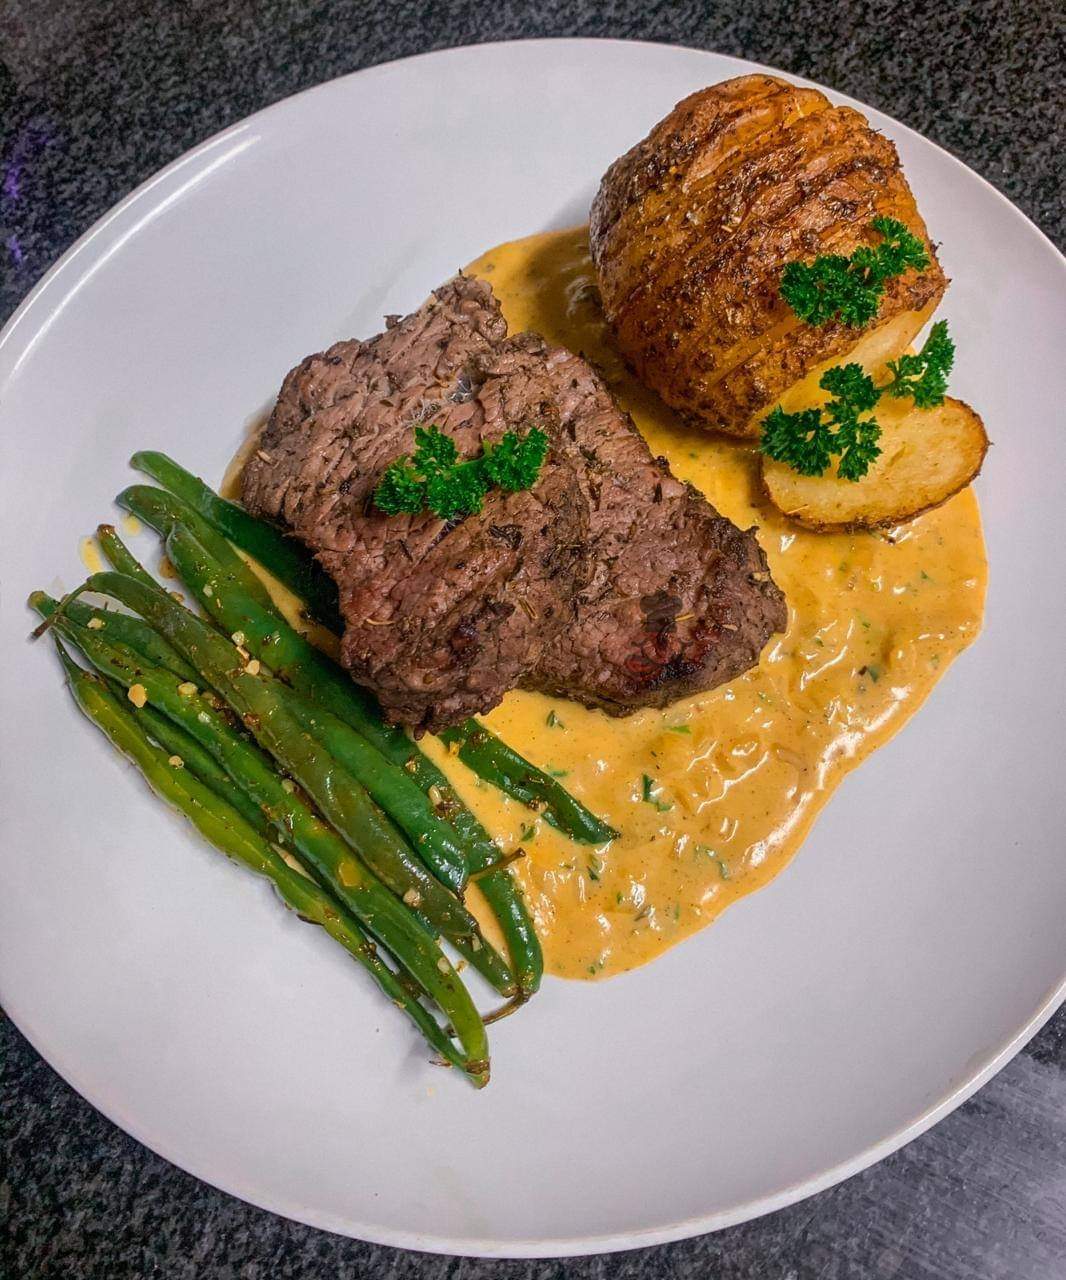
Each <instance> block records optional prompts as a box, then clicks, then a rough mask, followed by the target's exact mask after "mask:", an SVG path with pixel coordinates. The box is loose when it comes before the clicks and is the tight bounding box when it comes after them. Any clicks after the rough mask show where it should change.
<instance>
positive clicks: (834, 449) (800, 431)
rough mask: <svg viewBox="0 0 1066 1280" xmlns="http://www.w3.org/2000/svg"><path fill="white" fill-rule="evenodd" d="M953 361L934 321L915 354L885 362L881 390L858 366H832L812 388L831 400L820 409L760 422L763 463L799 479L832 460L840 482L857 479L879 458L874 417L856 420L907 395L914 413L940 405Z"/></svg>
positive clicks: (941, 323)
mask: <svg viewBox="0 0 1066 1280" xmlns="http://www.w3.org/2000/svg"><path fill="white" fill-rule="evenodd" d="M954 360H955V344H954V342H952V340H951V338H949V337H948V326H947V321H946V320H938V321H937V323H936V324H934V325H933V327H932V329H930V331H929V337H928V338H927V339H926V341H925V345H924V346H923V347H922V349H921V351H919V352H918V353H917V355H904V356H900V358H899V359H898V360H895V361H891V362H890V363H889V366H888V367H889V370H890V371H891V373H892V377H891V379H890V380H889V381H888V382H886V383H885V384H884V385H883V386H880V387H877V386H875V385H874V380H873V378H871V377H870V375H869V374H868V373H865V372H864V371H863V368H862V365H859V364H845V365H837V366H836V367H835V368H832V369H829V370H828V371H827V372H826V373H825V374H823V376H822V379H821V381H820V382H819V384H818V385H819V386H820V387H821V388H822V390H823V391H828V392H830V393H831V394H832V397H833V398H832V399H831V400H829V401H828V402H827V403H826V404H824V405H822V406H821V407H820V408H815V409H801V410H800V411H799V412H798V413H785V412H784V410H783V409H782V408H781V406H780V405H778V406H777V407H776V408H775V409H772V410H771V411H770V413H768V414H767V415H766V417H765V418H764V419H763V424H762V438H761V440H760V447H761V449H762V451H763V453H765V454H766V456H767V457H768V458H773V459H774V460H775V461H776V462H784V463H787V465H788V466H790V467H791V468H792V469H793V470H794V471H798V472H799V473H800V475H803V476H820V475H821V474H822V473H823V472H824V471H826V470H827V469H828V468H829V466H830V465H831V463H832V460H833V458H834V457H838V458H839V461H838V463H837V475H838V476H839V477H840V478H841V480H861V479H862V477H863V476H864V475H866V473H867V472H868V471H869V470H870V466H871V464H872V463H873V462H874V461H876V459H877V458H879V457H880V456H881V447H880V445H879V444H878V440H879V439H880V438H881V427H880V425H879V424H878V422H877V419H876V418H872V417H863V416H862V415H863V414H867V413H869V412H870V410H871V409H873V408H874V407H875V406H876V404H877V402H878V401H879V400H880V399H881V397H882V396H883V395H890V396H894V397H896V398H901V397H904V396H910V397H911V398H912V399H913V400H914V403H915V404H916V405H917V406H918V408H919V409H932V408H935V406H936V405H938V404H942V403H943V400H944V393H945V391H946V390H947V382H948V374H949V373H950V372H951V366H952V364H953V363H954Z"/></svg>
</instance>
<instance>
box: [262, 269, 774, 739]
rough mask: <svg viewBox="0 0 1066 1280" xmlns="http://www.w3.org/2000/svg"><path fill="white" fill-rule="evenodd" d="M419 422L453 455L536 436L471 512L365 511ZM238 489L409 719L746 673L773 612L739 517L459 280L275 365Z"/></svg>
mask: <svg viewBox="0 0 1066 1280" xmlns="http://www.w3.org/2000/svg"><path fill="white" fill-rule="evenodd" d="M419 422H425V423H430V422H431V423H434V424H436V425H438V426H440V428H441V429H442V430H443V431H444V432H445V433H446V434H448V435H450V436H452V437H453V438H454V439H455V440H456V443H457V445H458V447H459V452H460V454H461V455H464V456H469V455H473V454H476V453H477V452H478V451H479V449H480V447H481V444H482V442H492V441H494V440H497V439H498V438H499V437H500V436H501V435H502V434H503V433H504V432H505V431H508V430H516V429H518V430H524V429H526V428H528V427H529V426H530V425H537V426H540V427H541V428H542V429H544V430H545V431H547V432H548V435H549V439H550V442H551V447H550V451H549V455H548V458H547V461H546V462H545V465H544V468H543V470H542V471H541V474H540V477H539V479H538V481H537V483H536V485H535V486H534V488H533V489H532V490H530V491H529V492H523V493H515V494H507V493H502V492H499V491H493V492H492V493H490V494H489V495H488V497H487V499H486V501H485V508H484V511H483V512H482V513H481V514H479V515H475V516H469V517H466V518H465V519H462V520H459V521H452V522H445V521H442V520H441V519H439V518H438V517H437V516H434V515H432V514H430V513H423V514H421V515H418V516H406V515H398V516H384V515H382V514H381V513H380V512H379V511H377V510H376V508H374V506H373V503H372V500H371V499H372V494H373V490H374V488H375V486H376V485H377V483H378V480H379V479H380V477H381V475H382V473H383V471H384V470H385V468H386V467H387V466H388V464H389V463H390V462H392V461H393V460H394V459H395V458H396V457H398V456H399V455H400V454H404V453H409V452H410V451H411V449H412V447H413V443H414V440H413V429H414V425H415V424H417V423H419ZM243 497H244V501H245V504H246V505H247V506H248V508H249V509H250V510H251V511H253V512H255V513H256V514H259V515H263V516H267V517H269V518H271V519H274V520H277V521H279V522H280V523H282V524H284V525H286V526H288V527H289V528H290V529H291V530H292V531H293V532H294V533H295V534H296V536H297V537H299V538H300V539H301V540H302V541H303V542H304V543H305V544H306V545H307V546H308V547H309V548H310V549H311V550H312V551H314V553H315V555H316V556H317V557H318V559H319V561H320V562H321V563H322V565H323V566H324V567H325V569H326V570H327V571H328V572H329V573H330V574H331V575H332V576H333V577H334V578H335V579H336V581H337V584H338V587H339V591H340V605H341V612H342V614H343V617H344V619H345V624H346V626H345V633H344V637H343V640H342V657H343V660H344V662H345V664H346V665H347V666H348V667H349V668H350V670H351V672H352V674H353V676H354V678H355V679H356V680H358V681H359V682H360V683H361V684H365V685H367V686H368V687H370V688H371V689H373V691H374V692H375V693H376V694H377V696H378V698H379V699H380V701H381V703H382V706H383V708H384V710H385V712H386V714H387V715H388V717H389V718H390V719H392V720H394V721H398V722H401V723H403V724H407V725H409V726H411V727H413V728H415V729H416V730H421V729H429V730H431V731H433V730H437V729H439V728H442V727H443V726H445V725H447V724H451V723H454V722H456V721H458V720H461V719H463V718H465V717H466V716H467V715H470V714H471V713H473V712H479V711H480V712H483V711H487V710H490V709H491V708H492V707H493V706H495V705H496V704H497V703H498V702H499V701H500V699H501V698H502V696H503V695H504V693H506V692H507V690H508V689H511V688H514V687H515V686H516V685H522V686H524V687H526V688H534V689H543V690H545V691H548V692H552V693H558V694H561V695H564V696H567V697H570V698H574V699H577V700H578V701H581V702H584V703H585V704H586V705H590V706H600V707H603V708H604V709H605V710H608V711H610V712H612V713H614V714H622V713H624V712H626V711H629V710H631V709H632V708H633V707H636V706H644V705H663V704H665V703H667V702H669V701H671V700H673V699H675V698H677V697H680V696H682V695H683V694H685V693H688V692H693V691H697V690H700V689H706V688H710V687H712V686H713V685H716V684H719V683H721V682H722V681H724V680H728V679H731V678H732V677H733V676H735V675H736V674H738V673H739V672H740V671H743V670H745V669H746V668H747V667H749V666H750V665H751V664H752V663H753V662H754V661H755V660H756V659H757V657H758V654H759V651H760V650H761V648H762V646H763V644H764V643H765V641H766V639H767V637H768V636H769V635H770V633H771V632H772V631H774V630H776V629H780V628H782V627H783V626H784V621H785V611H784V602H783V600H782V597H781V594H780V592H779V591H778V590H777V588H776V587H775V586H774V585H773V583H772V582H771V581H770V578H769V574H768V572H767V570H766V561H765V558H764V557H763V555H762V552H761V550H760V549H759V547H758V544H757V543H756V541H755V538H754V536H753V534H752V533H751V532H750V531H749V532H747V533H743V532H741V531H740V530H739V529H737V528H736V527H735V526H734V525H732V524H731V523H730V522H729V521H727V520H724V519H723V518H722V517H721V516H719V515H718V514H717V513H716V512H715V511H714V510H713V508H711V507H710V506H709V505H708V504H707V502H706V501H705V500H704V499H703V498H702V497H701V495H700V494H698V493H697V492H696V491H695V490H694V489H692V488H691V487H690V486H687V485H683V484H681V483H680V482H679V481H678V480H676V479H675V478H674V477H673V475H672V474H671V473H670V471H669V468H668V467H667V464H666V462H665V460H663V459H661V458H660V459H655V458H652V457H651V455H650V453H649V451H648V448H647V446H646V445H645V443H644V441H643V440H642V438H641V437H640V435H639V434H638V433H637V431H636V429H635V428H634V426H633V424H632V422H631V421H630V420H629V419H628V417H626V416H625V415H624V414H623V413H622V412H621V411H620V410H619V409H618V407H617V406H616V405H615V404H614V402H613V400H612V399H611V396H610V394H609V392H608V391H607V389H606V387H605V386H604V385H603V383H602V382H601V380H600V379H599V377H598V376H597V375H596V374H595V372H594V371H593V370H592V369H591V367H590V366H589V365H588V364H587V363H586V362H585V361H584V360H582V359H580V358H579V357H578V356H575V355H573V354H572V353H570V352H568V351H565V350H563V349H561V348H557V347H551V346H549V345H548V344H546V343H545V342H544V341H543V340H542V339H540V338H538V337H536V336H535V335H532V334H522V335H518V336H517V337H514V338H508V337H507V326H506V322H505V321H504V319H503V316H502V315H501V313H500V309H499V304H498V302H497V301H496V298H495V297H494V296H493V294H492V291H491V289H490V287H489V286H488V285H487V284H485V283H484V282H482V281H479V280H475V279H471V278H468V277H464V276H458V277H456V278H455V279H454V280H451V281H449V282H448V283H447V284H445V285H443V286H442V287H441V288H440V289H438V290H436V291H435V293H434V294H433V295H432V296H431V298H430V299H429V300H428V301H427V302H426V303H425V305H424V306H422V307H421V308H419V310H418V311H417V312H415V313H413V314H412V315H410V316H408V317H406V318H405V319H403V320H397V319H396V318H390V319H389V321H388V327H387V328H386V330H385V332H384V333H382V334H379V335H378V336H377V337H375V338H372V339H370V340H369V341H367V342H340V343H337V344H335V345H334V346H333V347H331V348H330V349H329V350H328V351H326V352H324V353H321V354H319V355H314V356H309V357H308V358H307V359H306V360H304V361H303V362H302V363H301V364H300V365H298V366H297V367H296V368H295V369H293V370H292V372H291V373H290V374H289V375H288V377H287V378H286V379H285V382H284V384H283V386H282V389H281V393H280V395H279V398H278V403H277V405H276V407H275V409H274V412H273V414H272V416H271V419H270V422H269V423H268V425H267V428H266V430H265V431H264V433H263V436H262V439H261V441H260V444H259V448H258V450H257V452H256V453H255V455H254V456H253V457H252V459H251V461H250V462H249V464H248V466H247V467H246V469H245V472H244V477H243Z"/></svg>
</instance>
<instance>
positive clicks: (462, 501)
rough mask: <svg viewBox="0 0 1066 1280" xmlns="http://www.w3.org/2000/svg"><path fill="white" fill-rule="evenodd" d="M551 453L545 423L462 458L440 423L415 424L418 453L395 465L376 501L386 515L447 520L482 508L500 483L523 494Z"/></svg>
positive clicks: (380, 485)
mask: <svg viewBox="0 0 1066 1280" xmlns="http://www.w3.org/2000/svg"><path fill="white" fill-rule="evenodd" d="M547 453H548V437H547V435H546V434H545V433H544V432H543V431H541V429H540V428H539V427H530V428H529V430H528V431H527V432H526V433H525V435H519V434H518V432H517V431H508V432H506V433H505V434H504V435H503V436H502V437H501V438H500V440H499V442H498V443H497V444H495V445H489V446H488V447H486V448H484V449H483V450H482V452H481V455H480V457H477V458H469V459H466V460H465V461H460V460H459V451H458V449H457V448H456V446H455V441H454V440H452V439H451V438H450V437H449V436H446V435H445V434H444V433H443V431H441V429H440V428H439V427H435V426H431V427H415V451H414V453H413V454H411V455H407V454H405V455H404V456H403V457H400V458H397V459H396V460H395V461H394V462H392V463H390V464H389V466H388V468H387V469H386V471H385V473H384V475H383V476H382V477H381V480H380V481H379V483H378V485H377V488H376V489H375V490H374V505H375V506H376V507H377V508H378V510H379V511H383V512H384V513H385V514H386V515H389V516H394V515H397V514H399V513H400V512H401V511H405V512H407V513H408V514H409V515H417V514H418V513H419V512H421V511H425V510H427V509H428V510H430V511H432V512H433V513H434V514H435V515H438V516H440V518H441V519H442V520H454V519H455V518H456V517H457V516H464V515H473V514H475V513H476V512H478V511H480V510H481V508H482V506H483V505H484V502H485V495H486V494H487V493H488V491H489V490H490V489H491V488H493V487H494V486H495V487H496V488H498V489H506V490H508V491H509V492H511V493H517V492H518V491H519V490H521V489H532V487H533V485H534V484H535V483H536V481H537V477H538V476H539V474H540V469H541V467H542V466H543V464H544V459H545V457H546V456H547Z"/></svg>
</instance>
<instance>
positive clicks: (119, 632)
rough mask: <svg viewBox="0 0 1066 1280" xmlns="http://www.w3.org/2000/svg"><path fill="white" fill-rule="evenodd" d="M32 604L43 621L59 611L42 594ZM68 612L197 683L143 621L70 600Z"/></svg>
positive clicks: (185, 665)
mask: <svg viewBox="0 0 1066 1280" xmlns="http://www.w3.org/2000/svg"><path fill="white" fill-rule="evenodd" d="M123 550H125V548H123ZM29 604H30V608H31V609H36V610H37V612H38V613H39V614H40V615H41V617H42V618H47V617H49V616H50V615H51V614H52V613H53V612H54V611H55V609H56V601H55V600H53V598H52V597H51V596H49V595H46V594H45V593H44V592H43V591H35V592H34V593H33V595H32V596H30V600H29ZM65 612H66V615H67V617H68V618H70V619H71V620H72V621H74V622H78V623H80V624H81V625H82V626H87V627H89V628H90V629H92V630H94V631H103V632H105V633H106V635H107V638H108V639H109V640H114V641H116V642H117V643H118V644H123V645H125V646H126V648H127V649H132V650H133V651H134V652H135V653H139V654H140V655H141V656H142V657H143V658H144V659H145V660H146V661H147V662H150V663H152V665H153V666H156V667H166V669H167V670H168V671H173V672H174V674H175V675H176V676H181V678H182V679H183V680H195V679H196V672H195V671H194V670H193V669H192V667H190V666H189V664H188V663H187V662H186V661H185V659H184V658H183V657H182V656H181V654H180V653H178V651H177V650H176V649H175V648H174V647H173V646H172V645H169V644H167V642H166V641H165V640H164V639H163V637H162V636H161V635H160V634H159V632H158V631H153V630H152V628H151V627H150V626H148V624H147V623H146V622H144V621H142V619H140V618H135V617H134V616H133V615H132V614H130V613H119V612H118V610H117V609H96V608H94V607H93V606H92V605H88V604H86V603H85V602H84V601H83V600H71V601H70V603H69V604H68V605H67V608H66V611H65Z"/></svg>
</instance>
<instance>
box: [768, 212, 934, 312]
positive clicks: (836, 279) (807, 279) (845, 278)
mask: <svg viewBox="0 0 1066 1280" xmlns="http://www.w3.org/2000/svg"><path fill="white" fill-rule="evenodd" d="M870 228H871V230H873V231H876V232H877V233H878V235H880V236H881V237H882V240H881V243H880V244H877V245H863V246H862V247H860V248H858V249H856V250H855V252H854V253H853V254H851V256H850V257H847V258H845V257H844V256H843V255H842V254H838V253H825V254H822V255H821V256H820V257H817V258H815V259H814V261H813V262H790V263H789V264H788V266H786V267H785V269H784V271H783V272H782V275H781V296H782V297H783V298H784V300H785V301H786V302H787V303H788V305H789V306H790V307H791V308H792V310H793V311H794V312H795V313H796V315H798V316H799V318H800V319H801V320H806V322H807V323H808V324H812V325H823V324H828V323H829V321H830V320H841V321H843V323H844V324H846V325H850V326H852V327H854V328H861V327H862V326H863V325H865V324H869V323H870V321H871V320H872V319H873V318H874V316H875V315H877V309H878V307H880V305H881V298H882V297H883V296H884V292H885V281H886V280H889V279H891V278H892V277H893V276H899V275H902V274H903V272H904V271H906V270H907V269H908V268H909V267H913V268H914V269H915V271H924V270H925V269H926V267H928V266H929V254H928V253H927V251H926V248H925V245H924V244H923V243H922V242H921V240H919V239H918V237H917V236H915V235H912V233H911V232H910V231H908V230H907V228H906V227H905V226H904V225H903V223H902V222H898V221H897V220H896V219H895V218H874V220H873V222H871V223H870Z"/></svg>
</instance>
